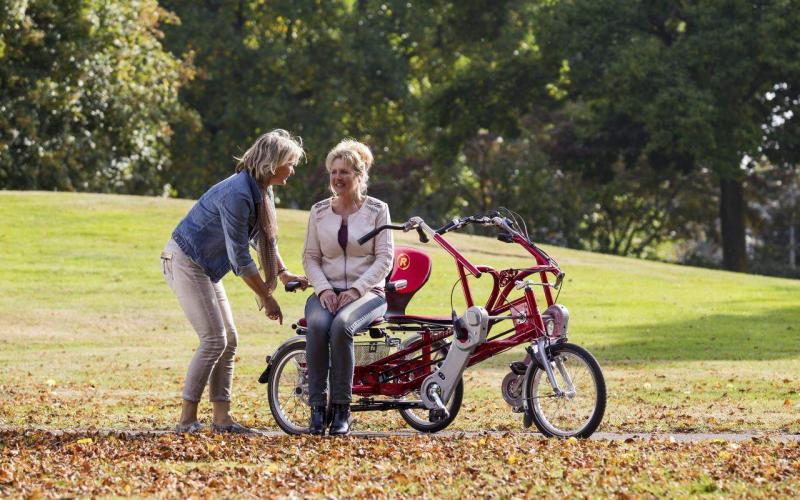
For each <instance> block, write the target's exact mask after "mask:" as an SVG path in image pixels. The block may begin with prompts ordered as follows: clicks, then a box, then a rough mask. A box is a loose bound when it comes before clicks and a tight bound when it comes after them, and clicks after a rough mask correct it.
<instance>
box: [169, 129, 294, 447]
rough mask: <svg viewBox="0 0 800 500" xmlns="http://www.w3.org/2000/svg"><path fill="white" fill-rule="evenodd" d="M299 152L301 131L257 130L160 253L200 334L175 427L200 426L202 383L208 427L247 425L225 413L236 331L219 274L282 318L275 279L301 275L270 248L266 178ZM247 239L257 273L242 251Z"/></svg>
mask: <svg viewBox="0 0 800 500" xmlns="http://www.w3.org/2000/svg"><path fill="white" fill-rule="evenodd" d="M304 157H305V153H304V151H303V144H302V141H301V139H300V138H299V137H293V136H292V135H291V134H289V132H287V131H285V130H281V129H277V130H273V131H272V132H268V133H266V134H264V135H262V136H261V137H259V138H258V140H256V142H255V143H254V144H253V145H252V146H251V147H250V149H248V150H247V151H246V152H245V153H244V155H242V157H241V158H237V160H238V164H237V165H236V169H235V173H234V174H233V175H231V176H230V177H228V178H227V179H225V180H223V181H221V182H219V183H217V184H215V185H214V186H212V187H211V189H209V190H208V191H206V193H205V194H203V196H201V197H200V199H199V200H197V203H195V204H194V206H193V207H192V208H191V210H189V213H188V214H187V215H186V217H184V218H183V220H181V222H180V223H179V224H178V226H177V227H176V228H175V230H174V231H173V233H172V237H171V238H170V240H169V242H168V243H167V246H166V248H164V251H163V252H162V254H161V269H162V272H163V274H164V279H166V281H167V283H168V284H169V287H170V288H171V289H172V291H173V292H174V293H175V296H176V297H177V298H178V302H179V303H180V305H181V308H182V309H183V311H184V313H185V314H186V317H187V318H188V319H189V322H190V323H191V324H192V327H193V328H194V330H195V331H196V332H197V336H198V337H199V338H200V346H199V347H198V348H197V350H196V351H195V354H194V357H193V358H192V361H191V362H190V363H189V369H188V372H187V374H186V380H185V382H184V386H183V394H182V397H183V406H182V410H181V419H180V422H179V423H178V424H177V426H176V431H177V432H179V433H184V432H189V433H192V432H197V431H199V430H200V429H202V427H203V426H202V424H200V422H199V421H198V420H197V406H198V403H199V401H200V397H201V395H202V394H203V390H204V388H205V386H206V383H208V386H209V390H208V393H209V394H208V395H209V400H210V401H211V404H212V407H213V417H212V424H211V430H212V431H214V432H232V433H255V431H253V430H251V429H248V428H246V427H244V426H242V425H240V424H238V423H236V422H234V421H233V419H232V418H231V416H230V401H231V385H232V383H233V365H234V356H235V354H236V345H237V342H238V334H237V332H236V326H235V325H234V322H233V314H232V311H231V307H230V304H229V302H228V297H227V295H226V293H225V288H224V287H223V286H222V282H221V281H220V280H221V279H222V277H223V276H224V275H225V274H227V273H228V271H231V270H232V271H233V272H234V274H236V275H237V276H239V277H241V278H242V279H243V280H244V282H245V283H246V284H247V286H249V287H250V288H251V289H252V290H253V292H255V294H256V296H257V298H258V301H259V304H260V305H261V306H262V307H263V309H264V312H265V314H266V315H267V317H268V318H269V319H272V320H277V321H279V322H280V323H282V322H283V313H282V312H281V308H280V305H278V302H277V301H276V300H275V297H274V296H273V292H274V291H275V288H276V284H277V280H278V279H280V280H281V281H282V282H283V283H284V284H285V283H287V282H289V281H301V282H302V283H303V285H304V286H305V285H307V284H308V281H307V280H306V278H305V277H304V276H297V275H294V274H292V273H290V272H289V270H288V269H287V268H286V266H285V265H284V263H283V259H281V256H280V253H278V246H277V231H278V225H277V222H276V217H275V203H274V200H273V194H272V186H276V185H279V186H280V185H284V184H286V180H287V179H288V178H289V177H290V176H292V175H293V174H294V168H295V166H296V165H297V163H298V162H299V161H300V160H301V159H302V158H304ZM251 241H252V242H253V243H254V244H255V247H256V250H257V254H258V260H259V261H260V263H261V268H262V270H263V272H264V276H263V277H262V276H261V274H259V271H258V267H257V266H256V264H255V262H253V259H252V257H251V256H250V242H251Z"/></svg>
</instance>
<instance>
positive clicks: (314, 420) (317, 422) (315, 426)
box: [308, 406, 326, 436]
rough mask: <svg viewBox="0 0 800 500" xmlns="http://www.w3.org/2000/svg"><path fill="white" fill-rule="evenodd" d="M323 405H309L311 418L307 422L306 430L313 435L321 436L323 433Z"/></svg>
mask: <svg viewBox="0 0 800 500" xmlns="http://www.w3.org/2000/svg"><path fill="white" fill-rule="evenodd" d="M325 413H326V411H325V407H324V406H312V407H311V420H310V421H309V423H308V432H309V433H310V434H313V435H315V436H322V435H323V434H325Z"/></svg>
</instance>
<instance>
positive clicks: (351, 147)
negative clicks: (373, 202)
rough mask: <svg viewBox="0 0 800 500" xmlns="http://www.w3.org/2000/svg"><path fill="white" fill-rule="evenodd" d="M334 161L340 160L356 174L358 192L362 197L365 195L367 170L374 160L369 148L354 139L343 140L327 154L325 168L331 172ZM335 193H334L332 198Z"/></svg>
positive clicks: (367, 177) (367, 179)
mask: <svg viewBox="0 0 800 500" xmlns="http://www.w3.org/2000/svg"><path fill="white" fill-rule="evenodd" d="M336 160H342V161H344V162H345V164H346V165H348V166H349V167H350V168H352V169H353V171H354V172H355V174H356V179H357V180H358V190H359V192H360V193H361V194H362V195H365V194H367V182H368V181H369V169H370V168H371V167H372V162H373V161H374V158H373V156H372V151H370V149H369V146H367V145H366V144H364V143H363V142H358V141H357V140H355V139H344V140H342V141H341V142H340V143H339V144H337V145H336V146H334V147H333V149H331V150H330V151H329V152H328V156H327V157H326V158H325V168H326V169H327V170H328V172H330V171H331V166H332V165H333V162H334V161H336ZM335 195H336V193H334V196H335Z"/></svg>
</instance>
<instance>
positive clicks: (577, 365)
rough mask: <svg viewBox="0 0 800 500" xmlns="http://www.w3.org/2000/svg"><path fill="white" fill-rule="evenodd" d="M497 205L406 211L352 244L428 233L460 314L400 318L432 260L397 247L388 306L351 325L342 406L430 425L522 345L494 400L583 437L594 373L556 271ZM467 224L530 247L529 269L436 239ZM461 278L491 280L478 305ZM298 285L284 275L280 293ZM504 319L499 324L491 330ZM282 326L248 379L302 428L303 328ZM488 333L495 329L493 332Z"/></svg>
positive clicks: (598, 378)
mask: <svg viewBox="0 0 800 500" xmlns="http://www.w3.org/2000/svg"><path fill="white" fill-rule="evenodd" d="M501 210H502V212H493V213H491V214H489V215H484V216H470V217H465V218H456V219H453V220H452V221H450V222H449V223H447V224H446V225H444V226H443V227H441V228H439V229H435V230H434V229H432V228H431V227H430V226H428V224H426V223H425V221H424V220H422V219H421V218H420V217H412V218H411V219H409V220H408V221H407V222H405V223H404V224H402V225H395V224H389V225H385V226H381V227H379V228H376V229H375V230H373V231H371V232H370V233H368V234H366V235H364V236H363V237H362V238H360V239H359V240H358V241H359V243H360V244H362V245H363V244H364V243H366V242H367V241H369V240H370V239H372V238H373V237H374V236H375V235H377V234H378V233H379V232H380V231H384V230H402V231H410V230H416V231H417V233H418V235H419V239H420V241H421V242H423V243H427V242H428V241H430V239H431V238H432V239H433V241H434V242H435V243H436V244H438V245H439V246H440V247H441V248H442V249H443V250H444V251H446V252H447V253H448V254H450V255H451V256H452V257H453V259H454V260H455V263H456V271H457V273H458V280H457V282H456V284H458V283H459V282H460V284H461V290H462V292H463V294H464V299H465V301H466V304H467V310H466V311H465V312H464V313H463V314H462V315H460V316H458V315H457V314H456V312H455V310H451V314H450V315H448V316H417V315H411V314H406V312H405V310H406V307H407V305H408V303H409V302H410V300H411V298H412V297H413V296H414V294H415V293H416V292H417V291H418V290H419V289H420V288H422V286H423V285H425V283H426V282H427V281H428V278H429V277H430V274H431V259H430V257H429V256H428V255H427V254H426V253H424V252H422V251H421V250H418V249H416V248H412V247H396V249H395V255H394V267H393V271H392V273H391V275H390V277H389V280H388V282H387V285H386V300H387V304H388V307H387V312H386V314H385V315H384V317H383V318H380V319H378V320H376V321H375V322H373V323H372V324H371V325H368V326H367V327H365V328H364V329H363V330H362V331H361V332H358V333H357V335H359V334H361V335H362V336H363V335H368V336H369V340H365V341H360V340H356V341H355V342H354V344H355V352H356V366H355V373H354V376H353V398H354V402H353V404H352V405H351V410H352V411H353V412H358V411H386V410H397V411H399V412H400V415H401V416H402V417H403V419H404V420H405V421H406V422H407V423H408V425H409V426H411V427H412V428H414V429H416V430H417V431H420V432H437V431H440V430H442V429H444V428H445V427H447V426H448V425H449V424H450V423H451V422H452V421H453V420H454V419H455V418H456V416H457V415H458V412H459V410H460V408H461V402H462V398H463V394H464V382H463V380H462V374H463V373H464V370H465V369H466V368H468V367H470V366H473V365H475V364H477V363H480V362H481V361H484V360H486V359H488V358H491V357H493V356H495V355H497V354H500V353H502V352H504V351H507V350H509V349H512V348H514V347H516V346H519V345H523V344H525V345H526V346H525V352H526V355H525V357H524V359H522V360H521V361H517V362H514V363H511V364H510V372H509V373H508V374H507V375H506V376H505V378H504V379H503V381H502V384H501V391H502V394H503V399H504V400H505V401H506V402H507V403H508V405H509V406H510V407H511V410H512V411H513V412H517V413H521V414H522V415H523V425H524V426H525V427H530V425H531V424H535V425H536V428H537V429H538V430H539V431H540V432H541V433H542V434H544V435H545V436H548V437H553V436H556V437H562V438H563V437H579V438H585V437H589V436H590V435H591V434H592V433H593V432H594V431H595V430H596V429H597V427H598V426H599V425H600V422H601V421H602V419H603V414H604V412H605V405H606V386H605V380H604V378H603V373H602V371H601V369H600V366H599V364H598V363H597V361H596V360H595V358H594V356H592V354H591V353H589V351H587V350H586V349H584V348H582V347H580V346H578V345H575V344H572V343H570V342H568V333H569V332H568V324H569V312H568V310H567V308H566V307H564V306H563V305H561V304H557V303H556V299H557V296H556V297H555V298H554V296H553V295H554V293H553V290H560V288H561V285H562V284H563V280H564V273H563V272H562V271H561V269H560V268H559V266H558V263H557V262H556V261H555V260H554V259H553V258H552V257H550V256H549V255H547V253H545V252H544V251H543V250H542V249H540V248H539V247H537V246H536V245H535V244H534V243H533V242H532V241H531V239H530V238H529V237H528V233H527V229H526V228H525V224H524V222H523V221H522V219H521V218H520V217H519V216H518V215H516V214H515V213H513V212H511V211H509V210H505V209H501ZM468 224H474V225H480V226H489V227H494V228H496V229H497V230H498V234H497V238H498V239H499V240H500V241H503V242H505V243H511V244H517V245H520V246H521V247H522V248H524V249H525V250H526V251H527V253H529V254H530V255H531V257H532V259H533V262H532V263H531V264H532V265H530V266H528V267H522V268H511V269H503V270H496V269H494V268H492V267H489V266H476V265H474V264H472V263H471V262H470V261H469V260H467V258H466V257H464V255H462V254H461V253H460V252H459V251H458V250H457V249H456V248H455V247H454V246H453V245H451V244H450V243H449V242H448V241H447V240H446V239H445V238H444V235H445V234H447V233H448V232H450V231H454V230H457V229H460V228H462V227H464V226H466V225H468ZM468 275H472V276H474V277H476V278H480V277H481V276H484V275H488V276H490V277H491V279H492V281H493V283H492V291H491V293H489V297H488V299H487V301H486V303H485V304H484V305H482V306H481V305H476V304H475V303H474V301H473V297H472V291H471V289H470V285H469V281H468V279H467V278H468ZM551 276H552V278H553V280H552V282H551V281H550V280H549V278H550V277H551ZM535 279H538V281H534V280H535ZM298 287H299V283H296V282H295V283H289V284H287V286H286V289H287V291H294V290H295V289H297V288H298ZM454 288H455V285H454ZM512 295H515V297H514V298H512ZM537 295H538V298H537ZM451 298H452V297H451ZM540 304H541V306H540ZM540 307H544V311H543V312H540ZM509 323H510V326H509V327H508V328H505V327H502V328H501V326H500V325H509ZM292 327H293V328H294V329H295V331H296V333H297V335H296V336H294V337H292V338H290V339H289V340H287V341H286V342H284V343H283V344H282V345H281V346H280V347H279V348H278V349H277V350H276V351H275V352H274V354H272V355H271V356H267V367H266V369H265V370H264V372H263V373H262V374H261V377H260V378H259V382H261V383H266V384H267V394H268V401H269V406H270V410H271V412H272V415H273V416H274V418H275V420H276V422H277V423H278V425H279V426H280V428H281V429H283V430H284V431H285V432H287V433H289V434H301V433H306V432H308V421H309V416H310V413H311V407H310V405H309V400H308V380H307V372H306V360H305V337H304V335H305V334H306V331H307V330H306V326H305V321H304V320H303V319H301V320H300V321H299V322H298V323H297V324H295V325H292ZM498 329H500V330H502V331H498V332H495V331H493V330H498ZM402 337H405V338H402Z"/></svg>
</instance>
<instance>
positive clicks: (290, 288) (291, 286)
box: [283, 281, 302, 292]
mask: <svg viewBox="0 0 800 500" xmlns="http://www.w3.org/2000/svg"><path fill="white" fill-rule="evenodd" d="M301 286H302V283H300V282H299V281H290V282H288V283H286V285H284V287H283V289H284V290H286V291H287V292H294V291H296V290H297V289H298V288H300V287H301Z"/></svg>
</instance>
